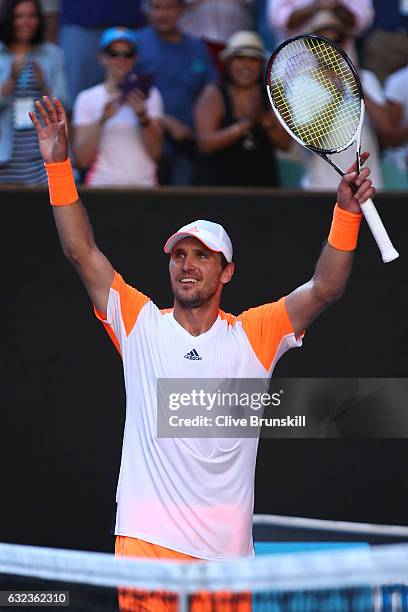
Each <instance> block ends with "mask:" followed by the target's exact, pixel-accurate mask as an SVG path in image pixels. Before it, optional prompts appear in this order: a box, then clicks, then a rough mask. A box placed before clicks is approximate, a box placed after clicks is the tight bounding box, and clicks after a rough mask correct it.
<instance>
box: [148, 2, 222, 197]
mask: <svg viewBox="0 0 408 612" xmlns="http://www.w3.org/2000/svg"><path fill="white" fill-rule="evenodd" d="M183 5H184V2H183V0H148V16H149V20H150V26H149V27H147V28H144V29H143V30H140V32H138V46H139V52H140V59H139V66H140V71H141V73H142V74H144V73H149V74H154V75H155V81H154V82H155V84H156V86H157V88H158V89H159V91H160V93H161V94H162V96H163V101H164V110H165V114H164V120H163V124H164V128H165V133H166V143H165V149H164V154H163V156H162V158H161V160H160V165H159V181H160V183H161V184H166V185H167V184H169V185H188V184H191V180H192V172H193V156H194V133H193V108H194V105H195V103H196V100H197V98H198V96H199V94H200V92H201V91H202V89H203V88H204V87H205V85H207V84H208V83H210V82H212V81H214V80H216V79H217V72H216V69H215V66H214V63H213V61H212V59H211V55H210V53H209V51H208V49H207V47H206V46H205V45H204V43H202V42H201V41H200V40H197V39H195V38H193V37H192V36H189V35H188V34H184V33H183V32H182V31H181V29H180V26H179V22H180V18H181V15H182V12H183Z"/></svg>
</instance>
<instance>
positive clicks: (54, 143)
mask: <svg viewBox="0 0 408 612" xmlns="http://www.w3.org/2000/svg"><path fill="white" fill-rule="evenodd" d="M36 108H37V111H38V113H39V114H40V117H41V120H42V124H43V125H42V124H41V123H40V121H39V120H38V118H37V117H36V115H35V114H34V113H30V119H31V121H32V122H33V124H34V127H35V129H36V131H37V135H38V141H39V145H40V151H41V154H42V156H43V158H44V162H45V164H46V168H47V172H48V183H49V186H50V196H51V204H52V205H53V206H52V208H53V213H54V218H55V223H56V225H57V230H58V234H59V238H60V241H61V246H62V248H63V251H64V254H65V255H66V257H67V258H68V259H69V261H70V262H71V263H72V264H73V265H74V267H75V268H76V270H77V271H78V274H79V275H80V277H81V278H82V280H83V282H84V285H85V287H86V289H87V291H88V294H89V296H90V298H91V300H92V302H93V303H94V304H95V306H96V308H97V309H98V310H99V311H100V312H101V313H102V314H106V308H107V304H108V297H109V289H110V287H111V284H112V281H113V277H114V270H113V268H112V266H111V264H110V263H109V261H108V260H107V258H106V257H105V255H103V253H101V251H100V250H99V249H98V247H97V246H96V243H95V240H94V236H93V232H92V227H91V225H90V223H89V219H88V216H87V214H86V212H85V209H84V207H83V206H82V204H81V202H80V201H79V198H78V194H77V193H76V188H75V183H74V179H73V175H72V169H71V167H70V162H69V160H68V159H67V151H68V124H67V118H66V114H65V111H64V108H63V106H62V104H61V103H60V102H59V100H57V99H56V98H55V99H54V104H53V103H52V102H51V100H50V99H49V98H48V97H46V96H44V98H42V101H41V102H39V101H37V102H36Z"/></svg>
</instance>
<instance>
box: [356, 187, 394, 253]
mask: <svg viewBox="0 0 408 612" xmlns="http://www.w3.org/2000/svg"><path fill="white" fill-rule="evenodd" d="M361 210H362V212H363V214H364V217H365V219H366V221H367V223H368V226H369V228H370V230H371V232H372V234H373V236H374V239H375V241H376V243H377V245H378V248H379V249H380V251H381V257H382V260H383V262H384V263H388V262H389V261H393V260H394V259H397V257H399V253H398V251H397V250H396V249H395V248H394V245H393V244H392V242H391V239H390V237H389V235H388V233H387V230H386V229H385V227H384V224H383V222H382V221H381V217H380V215H379V214H378V212H377V209H376V207H375V206H374V202H373V201H372V200H371V199H370V200H367V202H364V204H361Z"/></svg>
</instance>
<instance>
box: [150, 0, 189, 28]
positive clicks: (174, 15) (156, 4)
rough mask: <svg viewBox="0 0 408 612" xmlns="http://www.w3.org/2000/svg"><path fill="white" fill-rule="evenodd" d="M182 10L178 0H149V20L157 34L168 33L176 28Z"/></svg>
mask: <svg viewBox="0 0 408 612" xmlns="http://www.w3.org/2000/svg"><path fill="white" fill-rule="evenodd" d="M182 12H183V6H182V3H181V1H179V0H150V2H149V20H150V24H151V26H152V28H153V29H154V30H155V31H156V32H157V33H158V34H162V35H165V34H170V33H172V32H174V31H175V30H177V24H178V21H179V19H180V17H181V14H182Z"/></svg>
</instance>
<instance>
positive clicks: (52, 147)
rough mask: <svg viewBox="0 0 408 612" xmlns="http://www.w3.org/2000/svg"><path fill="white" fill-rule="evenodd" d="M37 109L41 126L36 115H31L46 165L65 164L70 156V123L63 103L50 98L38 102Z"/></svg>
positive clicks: (46, 97) (45, 97)
mask: <svg viewBox="0 0 408 612" xmlns="http://www.w3.org/2000/svg"><path fill="white" fill-rule="evenodd" d="M35 107H36V109H37V111H38V113H39V115H40V117H41V120H42V123H43V125H41V123H40V121H39V120H38V118H37V116H36V114H35V113H29V116H30V119H31V121H32V122H33V125H34V127H35V129H36V131H37V136H38V143H39V145H40V151H41V155H42V156H43V158H44V161H45V162H46V163H56V162H63V161H65V160H66V159H67V156H68V121H67V116H66V113H65V110H64V107H63V106H62V104H61V102H60V101H59V100H58V99H57V98H54V104H53V103H52V102H51V100H50V99H49V97H48V96H44V97H43V98H42V101H39V100H37V101H36V103H35Z"/></svg>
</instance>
